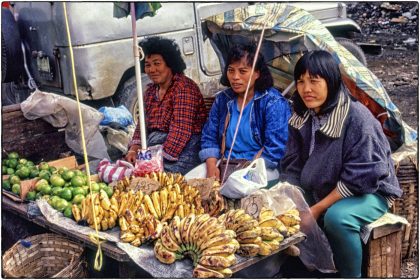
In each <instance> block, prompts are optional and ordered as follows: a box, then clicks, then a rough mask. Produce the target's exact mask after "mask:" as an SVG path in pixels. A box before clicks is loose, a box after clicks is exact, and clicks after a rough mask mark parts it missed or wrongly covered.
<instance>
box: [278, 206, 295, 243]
mask: <svg viewBox="0 0 420 280" xmlns="http://www.w3.org/2000/svg"><path fill="white" fill-rule="evenodd" d="M277 218H278V220H280V221H281V222H282V223H283V224H284V226H285V228H286V229H285V231H286V233H285V234H286V236H291V235H293V234H296V233H298V232H299V230H300V222H301V219H300V217H299V210H297V209H296V208H293V209H290V210H288V211H286V212H285V213H283V214H281V215H279V216H277ZM283 230H284V229H283Z"/></svg>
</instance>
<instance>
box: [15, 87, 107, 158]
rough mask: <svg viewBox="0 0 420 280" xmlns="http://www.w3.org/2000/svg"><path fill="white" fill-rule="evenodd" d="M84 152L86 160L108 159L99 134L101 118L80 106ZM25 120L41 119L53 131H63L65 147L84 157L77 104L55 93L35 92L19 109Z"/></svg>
mask: <svg viewBox="0 0 420 280" xmlns="http://www.w3.org/2000/svg"><path fill="white" fill-rule="evenodd" d="M80 107H81V111H82V117H83V129H84V135H85V142H86V149H87V154H88V156H89V157H93V158H96V159H103V158H109V155H108V153H107V148H106V144H105V141H104V139H103V137H102V134H101V132H100V131H99V123H100V122H101V120H102V118H103V115H102V114H101V113H99V112H98V111H97V110H96V109H94V108H92V107H89V106H87V105H85V104H80ZM20 108H21V110H22V112H23V115H24V116H25V118H27V119H28V120H34V119H37V118H42V119H43V120H45V121H46V122H48V123H50V124H51V125H52V126H54V127H65V131H66V144H67V146H69V148H70V149H72V150H73V151H74V152H75V153H77V154H83V149H82V141H81V129H80V128H81V124H80V120H79V112H78V108H77V102H76V101H75V100H73V99H70V98H68V97H64V96H60V95H57V94H54V93H48V92H43V91H39V90H35V91H34V92H33V93H32V94H31V95H30V96H29V97H28V98H27V99H26V100H25V101H24V102H22V103H21V106H20Z"/></svg>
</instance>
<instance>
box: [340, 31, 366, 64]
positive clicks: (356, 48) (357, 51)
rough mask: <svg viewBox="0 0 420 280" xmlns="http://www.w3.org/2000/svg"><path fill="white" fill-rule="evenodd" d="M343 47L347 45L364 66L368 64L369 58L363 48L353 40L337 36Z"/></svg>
mask: <svg viewBox="0 0 420 280" xmlns="http://www.w3.org/2000/svg"><path fill="white" fill-rule="evenodd" d="M336 40H337V42H339V43H340V44H341V45H342V46H343V47H345V48H346V49H347V50H348V51H349V52H350V53H351V54H352V55H353V56H354V57H355V58H357V60H359V61H360V62H361V63H362V64H363V65H364V66H367V60H366V56H365V53H364V52H363V50H362V49H361V48H360V47H359V46H358V45H357V44H355V43H354V42H353V41H352V40H350V39H346V38H336Z"/></svg>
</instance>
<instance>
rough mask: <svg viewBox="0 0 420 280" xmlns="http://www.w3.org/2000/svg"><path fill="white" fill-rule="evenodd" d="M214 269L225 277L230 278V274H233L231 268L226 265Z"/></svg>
mask: <svg viewBox="0 0 420 280" xmlns="http://www.w3.org/2000/svg"><path fill="white" fill-rule="evenodd" d="M215 270H216V271H217V272H220V273H222V274H223V276H224V277H225V278H230V277H232V274H233V272H232V270H231V269H230V268H228V267H227V268H223V269H215Z"/></svg>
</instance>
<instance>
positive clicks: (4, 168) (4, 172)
mask: <svg viewBox="0 0 420 280" xmlns="http://www.w3.org/2000/svg"><path fill="white" fill-rule="evenodd" d="M1 174H7V166H6V165H2V166H1Z"/></svg>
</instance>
